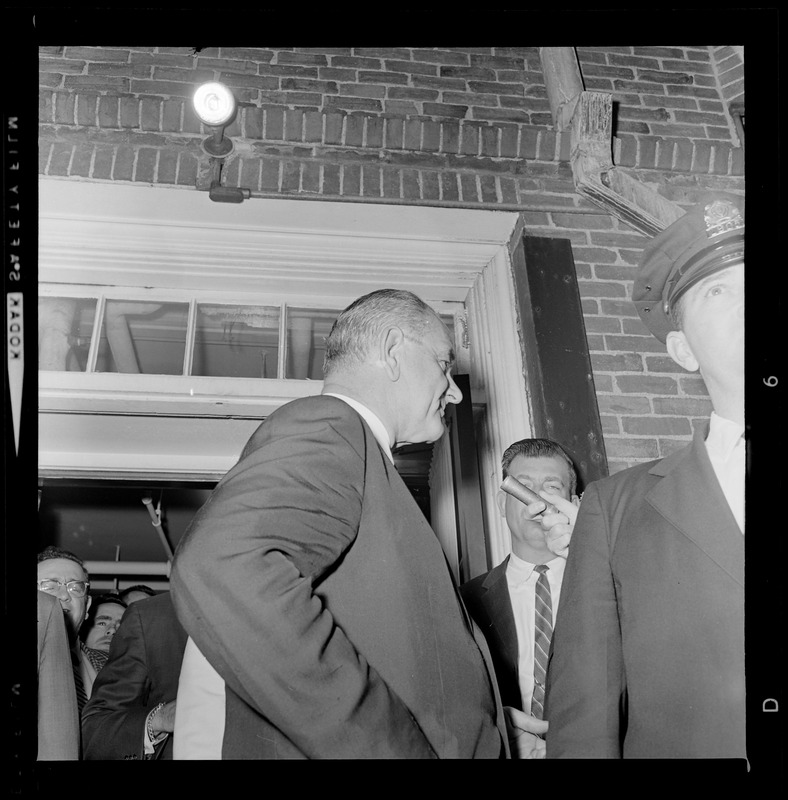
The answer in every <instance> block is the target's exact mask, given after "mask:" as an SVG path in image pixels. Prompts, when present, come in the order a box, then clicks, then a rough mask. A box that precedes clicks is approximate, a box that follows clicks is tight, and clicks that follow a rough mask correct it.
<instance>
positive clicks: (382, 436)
mask: <svg viewBox="0 0 788 800" xmlns="http://www.w3.org/2000/svg"><path fill="white" fill-rule="evenodd" d="M324 394H325V395H327V396H330V397H337V398H339V399H340V400H344V401H345V402H346V403H347V404H348V405H349V406H350V407H351V408H354V409H355V410H356V411H358V413H359V414H360V415H361V417H362V419H363V420H364V422H366V423H367V425H369V428H370V430H371V431H372V435H373V436H374V437H375V439H376V440H377V443H378V444H379V445H380V446H381V448H383V452H384V453H385V454H386V455H387V456H388V459H389V461H391V463H392V464H393V463H394V456H393V455H392V453H391V440H390V439H389V433H388V431H387V430H386V426H385V425H384V424H383V423H382V422H381V419H380V417H379V416H378V415H377V414H375V412H374V411H370V410H369V409H368V408H367V407H366V406H365V405H363V404H362V403H359V402H358V400H354V399H353V398H352V397H348V396H347V395H344V394H337V393H336V392H324Z"/></svg>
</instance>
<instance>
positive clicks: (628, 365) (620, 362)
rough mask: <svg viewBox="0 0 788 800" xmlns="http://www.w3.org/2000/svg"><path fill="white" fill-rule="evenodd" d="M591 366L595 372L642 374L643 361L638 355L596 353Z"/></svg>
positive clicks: (593, 355)
mask: <svg viewBox="0 0 788 800" xmlns="http://www.w3.org/2000/svg"><path fill="white" fill-rule="evenodd" d="M587 322H588V318H586V323H587ZM591 366H592V367H593V369H594V372H642V371H643V359H642V357H641V356H640V355H638V354H637V353H622V354H620V355H611V354H609V353H594V354H592V355H591Z"/></svg>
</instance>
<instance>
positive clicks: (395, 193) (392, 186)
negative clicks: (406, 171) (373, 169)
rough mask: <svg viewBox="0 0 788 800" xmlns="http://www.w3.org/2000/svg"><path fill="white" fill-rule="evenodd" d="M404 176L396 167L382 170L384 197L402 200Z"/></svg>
mask: <svg viewBox="0 0 788 800" xmlns="http://www.w3.org/2000/svg"><path fill="white" fill-rule="evenodd" d="M401 180H402V175H401V173H400V170H398V169H396V168H394V167H383V168H382V184H381V185H382V190H383V196H384V197H388V198H400V197H401V196H402V195H401Z"/></svg>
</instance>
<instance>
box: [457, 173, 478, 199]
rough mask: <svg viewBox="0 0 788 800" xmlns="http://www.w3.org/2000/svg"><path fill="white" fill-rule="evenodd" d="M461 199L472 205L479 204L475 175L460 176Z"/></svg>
mask: <svg viewBox="0 0 788 800" xmlns="http://www.w3.org/2000/svg"><path fill="white" fill-rule="evenodd" d="M460 188H461V191H462V199H463V200H465V201H468V202H472V203H478V202H479V186H478V183H477V179H476V175H460Z"/></svg>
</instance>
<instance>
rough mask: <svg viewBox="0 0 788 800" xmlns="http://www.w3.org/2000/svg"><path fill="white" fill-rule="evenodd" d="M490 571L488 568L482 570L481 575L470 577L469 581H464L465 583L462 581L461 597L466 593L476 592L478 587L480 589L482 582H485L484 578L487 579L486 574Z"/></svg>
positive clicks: (472, 593)
mask: <svg viewBox="0 0 788 800" xmlns="http://www.w3.org/2000/svg"><path fill="white" fill-rule="evenodd" d="M490 572H492V570H490V571H489V572H483V573H482V574H481V575H477V576H476V577H475V578H471V579H470V580H469V581H465V583H463V584H462V585H461V586H460V594H461V595H462V596H463V597H465V596H466V595H467V596H471V595H474V594H476V592H478V591H479V589H481V587H482V584H483V583H484V582H485V580H487V576H488V575H489V574H490Z"/></svg>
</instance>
